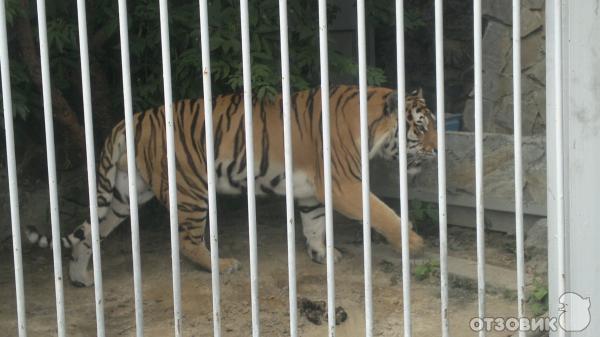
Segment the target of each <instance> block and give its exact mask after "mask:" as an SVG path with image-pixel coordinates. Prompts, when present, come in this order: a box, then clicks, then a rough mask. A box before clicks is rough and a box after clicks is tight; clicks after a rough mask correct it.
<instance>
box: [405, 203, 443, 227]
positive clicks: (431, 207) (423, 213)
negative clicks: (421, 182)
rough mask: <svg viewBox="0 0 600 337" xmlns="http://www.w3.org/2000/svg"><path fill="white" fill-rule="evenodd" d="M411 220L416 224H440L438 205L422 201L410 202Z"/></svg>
mask: <svg viewBox="0 0 600 337" xmlns="http://www.w3.org/2000/svg"><path fill="white" fill-rule="evenodd" d="M410 213H411V216H410V218H411V219H412V220H413V222H414V223H415V224H435V225H437V224H438V222H439V221H438V208H437V206H436V204H433V203H430V202H425V201H421V200H411V201H410Z"/></svg>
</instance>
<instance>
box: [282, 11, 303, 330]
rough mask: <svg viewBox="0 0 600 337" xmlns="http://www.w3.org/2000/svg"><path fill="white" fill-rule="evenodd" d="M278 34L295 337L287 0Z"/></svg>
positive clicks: (291, 305) (296, 311) (296, 324)
mask: <svg viewBox="0 0 600 337" xmlns="http://www.w3.org/2000/svg"><path fill="white" fill-rule="evenodd" d="M279 33H280V40H281V99H282V105H283V143H284V160H285V206H286V207H285V209H286V219H287V221H286V223H287V244H288V279H289V298H290V299H289V301H290V336H291V337H297V336H298V307H297V303H296V302H297V299H296V221H295V218H294V180H293V179H294V164H293V158H294V157H293V154H292V123H291V113H290V106H291V102H290V101H291V95H290V57H289V47H288V22H287V0H279Z"/></svg>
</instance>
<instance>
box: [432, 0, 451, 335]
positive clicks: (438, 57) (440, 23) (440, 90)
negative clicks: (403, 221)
mask: <svg viewBox="0 0 600 337" xmlns="http://www.w3.org/2000/svg"><path fill="white" fill-rule="evenodd" d="M435 73H436V78H435V84H436V99H437V100H436V107H437V136H438V138H437V139H438V145H437V147H438V208H439V210H438V211H439V226H440V302H441V324H442V337H449V336H450V331H449V325H450V324H449V321H448V214H447V209H446V110H445V99H444V98H445V94H444V92H445V91H444V77H445V76H444V4H443V1H442V0H436V1H435Z"/></svg>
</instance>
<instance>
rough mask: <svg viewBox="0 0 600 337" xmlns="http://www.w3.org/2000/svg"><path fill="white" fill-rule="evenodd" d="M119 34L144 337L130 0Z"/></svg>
mask: <svg viewBox="0 0 600 337" xmlns="http://www.w3.org/2000/svg"><path fill="white" fill-rule="evenodd" d="M119 34H120V39H121V69H122V72H123V74H122V76H123V100H124V102H123V106H124V108H125V136H126V140H127V177H128V181H129V212H130V214H129V217H130V220H131V254H132V257H133V288H134V296H135V328H136V336H137V337H143V336H144V300H143V291H142V262H141V260H142V258H141V255H140V226H139V219H138V195H137V169H136V165H135V163H136V159H135V133H134V132H135V130H134V127H133V103H132V95H131V72H130V64H129V63H130V61H129V35H128V23H127V1H126V0H119Z"/></svg>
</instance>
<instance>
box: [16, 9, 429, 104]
mask: <svg viewBox="0 0 600 337" xmlns="http://www.w3.org/2000/svg"><path fill="white" fill-rule="evenodd" d="M87 4H88V8H87V13H88V17H87V20H88V34H89V36H88V39H89V48H90V50H89V54H90V61H91V62H92V90H94V87H95V82H94V73H95V72H98V71H101V72H103V74H104V77H105V78H107V80H108V82H109V83H107V85H108V87H109V88H110V89H112V91H111V92H114V94H112V96H111V99H112V101H110V102H95V104H103V105H109V106H111V107H112V108H113V109H112V110H113V111H115V114H118V115H119V116H120V112H121V111H122V109H121V106H122V96H121V89H120V88H121V63H120V61H121V60H120V40H119V25H118V10H117V3H116V1H109V0H97V1H93V2H88V3H87ZM249 5H250V8H249V11H250V13H249V14H250V21H249V23H250V45H251V64H252V87H253V88H252V89H253V92H254V94H255V95H256V96H257V98H258V99H263V98H267V99H269V98H273V97H274V96H275V95H276V94H277V93H278V92H279V91H280V86H281V76H280V49H279V10H278V1H277V0H261V1H252V2H250V4H249ZM129 6H130V7H129V8H128V12H129V42H130V54H131V55H130V57H131V75H132V84H133V99H134V109H135V110H140V109H144V108H148V107H150V106H156V105H160V104H161V103H162V101H163V82H162V62H161V42H160V22H159V9H158V1H156V0H138V1H134V2H130V3H129ZM288 6H289V8H288V16H289V18H288V20H289V46H290V71H291V85H292V90H301V89H306V88H309V87H313V86H317V85H318V84H319V83H320V77H319V76H320V70H319V54H318V53H319V48H318V45H319V44H318V42H319V40H318V24H317V22H318V7H317V2H316V1H313V0H298V1H292V2H290V3H289V4H288ZM367 8H368V13H367V14H368V18H367V20H368V21H369V22H370V23H371V24H372V25H378V26H381V25H384V26H390V28H392V27H393V25H394V20H395V18H394V15H393V12H394V11H393V10H390V9H391V8H394V3H393V1H392V0H383V1H375V0H371V1H369V2H368V6H367ZM208 11H209V13H208V17H209V24H210V27H209V30H210V49H211V75H212V84H213V92H214V93H215V94H225V93H232V92H239V91H241V89H242V86H243V83H242V65H241V64H242V50H241V30H240V13H239V2H238V1H237V0H209V3H208ZM21 12H22V9H21V8H20V7H19V2H18V0H8V2H7V13H8V22H9V25H12V24H14V19H15V18H16V17H17V15H20V14H19V13H21ZM28 13H29V18H30V23H31V26H32V31H33V32H34V34H37V21H36V17H35V7H34V6H33V5H31V8H29V11H28ZM74 13H76V4H75V2H60V1H59V2H51V3H48V7H47V21H48V42H49V46H50V64H51V75H52V84H53V86H55V87H57V88H58V89H60V90H61V91H62V92H63V94H64V95H65V96H66V98H67V99H68V100H69V101H70V102H71V105H72V106H74V107H79V106H80V101H81V93H80V91H81V89H80V87H81V79H80V75H79V46H78V40H79V39H78V31H77V18H76V16H75V15H74ZM21 14H22V13H21ZM337 14H338V8H337V7H335V6H332V5H330V6H329V8H328V18H329V20H330V22H331V21H332V20H334V18H335V17H336V15H337ZM169 19H170V22H169V28H170V47H171V64H172V79H173V97H174V99H180V98H185V97H198V96H201V95H202V64H201V57H200V55H201V52H200V32H199V11H198V4H197V3H196V2H189V1H184V0H171V1H169ZM352 19H354V18H352ZM422 24H423V23H422V22H421V21H420V19H419V15H415V14H414V13H413V12H411V11H407V14H406V18H405V26H406V27H407V29H409V30H410V29H414V27H419V26H420V25H422ZM9 35H10V38H9V44H10V48H9V49H11V61H12V63H11V66H12V70H13V72H12V74H11V75H12V76H13V93H14V97H13V103H14V105H15V107H16V108H15V111H18V113H17V114H18V115H19V116H27V115H28V113H29V112H30V110H31V109H28V106H31V102H33V101H39V100H40V99H39V97H38V96H32V95H34V94H33V93H35V90H32V89H33V88H32V85H31V83H29V82H30V80H29V78H28V76H27V72H25V71H24V69H25V67H24V66H23V64H22V63H21V61H20V60H19V58H18V57H16V56H17V55H15V51H16V49H17V48H16V43H15V41H16V39H18V38H19V37H18V36H16V32H15V30H11V29H9ZM36 43H37V41H36ZM329 60H330V64H329V66H330V73H331V77H332V78H336V77H338V78H339V77H342V78H349V79H352V80H355V79H356V76H357V73H358V72H357V65H356V60H353V59H350V58H348V57H347V56H344V55H342V53H341V52H339V51H338V50H336V49H335V48H334V46H333V45H332V44H330V49H329ZM94 65H96V66H94ZM386 80H387V78H386V75H385V73H384V71H383V70H382V69H380V68H377V67H369V69H368V82H369V84H371V85H383V84H385V83H386ZM37 94H38V93H36V94H35V95H37Z"/></svg>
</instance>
